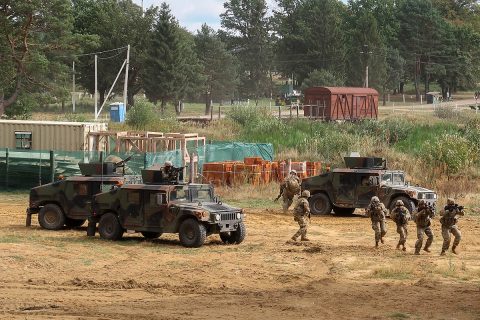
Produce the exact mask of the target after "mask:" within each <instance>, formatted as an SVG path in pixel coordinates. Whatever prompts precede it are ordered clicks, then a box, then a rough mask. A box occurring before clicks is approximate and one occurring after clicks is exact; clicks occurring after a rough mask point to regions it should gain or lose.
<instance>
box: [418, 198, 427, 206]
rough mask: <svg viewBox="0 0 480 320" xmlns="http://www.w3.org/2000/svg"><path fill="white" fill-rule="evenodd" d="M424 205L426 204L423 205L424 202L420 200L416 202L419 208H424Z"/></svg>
mask: <svg viewBox="0 0 480 320" xmlns="http://www.w3.org/2000/svg"><path fill="white" fill-rule="evenodd" d="M425 204H426V203H425V200H420V201H419V202H418V206H419V207H425Z"/></svg>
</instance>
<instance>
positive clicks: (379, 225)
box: [365, 196, 387, 248]
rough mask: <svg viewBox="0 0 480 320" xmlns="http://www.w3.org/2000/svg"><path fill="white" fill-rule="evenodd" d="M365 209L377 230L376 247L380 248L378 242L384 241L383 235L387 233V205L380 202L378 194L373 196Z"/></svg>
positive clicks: (374, 229)
mask: <svg viewBox="0 0 480 320" xmlns="http://www.w3.org/2000/svg"><path fill="white" fill-rule="evenodd" d="M365 211H366V213H367V216H369V217H370V219H371V220H372V229H373V231H375V248H378V242H379V241H381V242H382V243H383V242H384V241H383V237H384V236H385V235H386V234H387V225H386V221H385V215H386V214H387V208H385V205H384V204H383V203H381V202H380V199H378V197H377V196H373V197H372V200H371V201H370V204H369V205H368V207H367V209H366V210H365Z"/></svg>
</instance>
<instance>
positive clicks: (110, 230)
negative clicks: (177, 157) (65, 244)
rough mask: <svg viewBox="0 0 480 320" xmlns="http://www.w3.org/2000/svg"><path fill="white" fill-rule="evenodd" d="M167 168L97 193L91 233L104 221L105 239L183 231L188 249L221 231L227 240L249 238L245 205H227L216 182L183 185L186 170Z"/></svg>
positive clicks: (145, 172) (100, 229) (102, 233)
mask: <svg viewBox="0 0 480 320" xmlns="http://www.w3.org/2000/svg"><path fill="white" fill-rule="evenodd" d="M162 170H163V168H161V169H160V170H158V169H155V168H152V169H148V170H143V171H142V178H143V184H130V185H124V186H121V187H118V188H114V189H113V190H110V191H108V192H104V193H100V194H97V195H96V196H94V200H93V212H92V216H91V217H90V218H89V224H88V231H87V234H88V235H89V236H94V235H95V232H96V225H97V223H98V232H99V234H100V237H101V238H103V239H108V240H119V239H120V238H121V237H122V236H123V234H124V232H125V231H126V232H128V233H134V232H140V233H141V234H142V235H143V236H144V237H145V238H148V239H154V238H158V237H160V235H162V234H163V233H178V234H179V237H180V242H181V243H182V245H183V246H185V247H201V246H202V245H203V243H204V242H205V239H206V237H207V236H208V235H211V234H220V238H221V239H222V241H223V242H224V243H231V244H239V243H241V242H242V241H243V240H244V239H245V235H246V228H245V225H244V222H243V220H244V217H245V215H244V213H243V210H242V209H239V208H234V207H231V206H228V205H226V204H223V203H222V202H221V201H220V200H219V199H218V197H216V196H215V193H214V188H213V186H212V185H208V184H195V183H183V182H180V181H182V180H183V179H181V177H179V176H178V175H181V171H180V170H176V171H175V170H173V171H172V172H171V173H172V174H171V175H166V174H164V173H163V172H162Z"/></svg>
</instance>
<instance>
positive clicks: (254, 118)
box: [227, 106, 272, 126]
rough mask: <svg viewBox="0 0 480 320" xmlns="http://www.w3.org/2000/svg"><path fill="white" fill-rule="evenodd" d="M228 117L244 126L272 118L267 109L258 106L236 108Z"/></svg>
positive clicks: (233, 108)
mask: <svg viewBox="0 0 480 320" xmlns="http://www.w3.org/2000/svg"><path fill="white" fill-rule="evenodd" d="M227 116H228V117H229V118H230V119H232V120H233V121H235V122H238V123H239V124H241V125H243V126H244V125H247V124H248V125H250V124H256V123H257V122H258V121H259V120H260V119H264V118H272V116H271V114H270V113H269V112H268V110H267V108H264V107H258V106H234V107H232V109H231V110H230V111H229V112H228V114H227Z"/></svg>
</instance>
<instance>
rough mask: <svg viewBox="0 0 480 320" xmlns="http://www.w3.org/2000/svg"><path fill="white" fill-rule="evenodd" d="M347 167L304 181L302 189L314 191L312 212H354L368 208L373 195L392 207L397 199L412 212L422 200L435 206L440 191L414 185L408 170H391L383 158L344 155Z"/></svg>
mask: <svg viewBox="0 0 480 320" xmlns="http://www.w3.org/2000/svg"><path fill="white" fill-rule="evenodd" d="M345 164H346V167H347V168H341V169H334V170H332V171H331V172H326V173H323V174H320V175H318V176H315V177H310V178H307V179H304V180H303V181H302V190H308V191H310V193H311V195H312V196H311V197H310V200H309V201H310V210H311V212H312V213H313V214H329V213H330V212H331V211H332V209H333V211H334V213H336V214H352V213H353V212H354V211H355V208H366V207H367V206H368V204H369V202H370V200H371V198H372V197H373V196H378V197H379V198H380V201H381V202H383V204H384V205H385V206H386V207H387V208H388V209H390V210H392V209H393V207H394V206H395V202H396V201H397V200H402V201H403V203H404V204H405V206H406V207H407V208H408V210H410V212H413V211H414V210H415V209H416V207H417V205H418V202H419V201H420V200H425V201H426V203H427V204H428V205H432V206H435V202H436V200H437V194H436V193H435V192H434V191H432V190H429V189H426V188H422V187H418V186H411V185H410V184H408V183H407V182H406V180H405V172H403V171H399V170H388V169H387V165H386V161H385V160H384V159H382V158H366V157H345Z"/></svg>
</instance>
